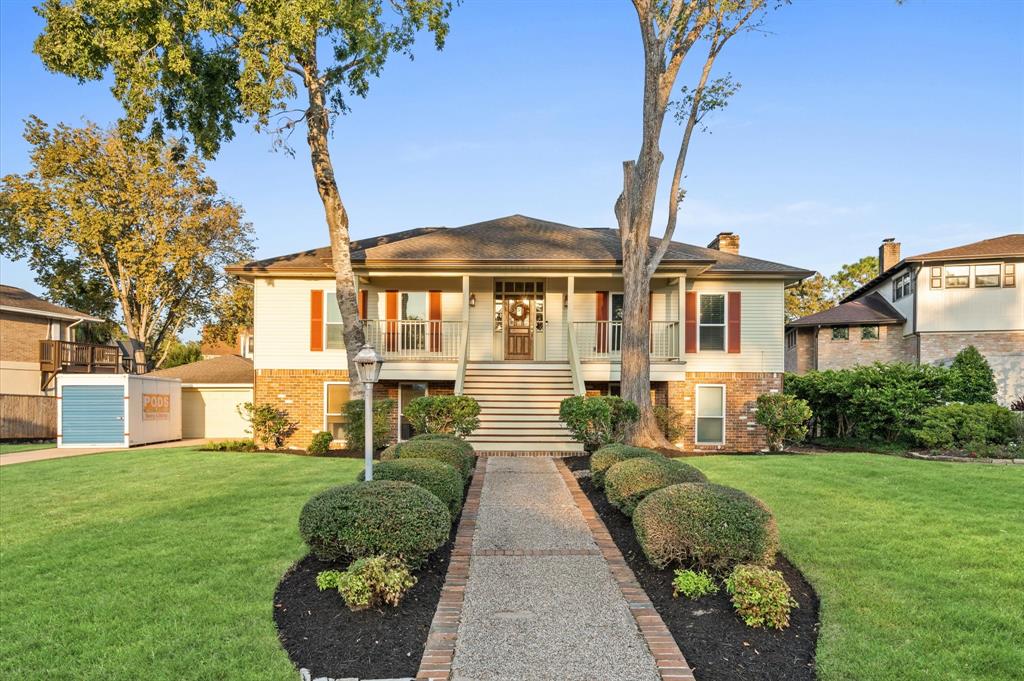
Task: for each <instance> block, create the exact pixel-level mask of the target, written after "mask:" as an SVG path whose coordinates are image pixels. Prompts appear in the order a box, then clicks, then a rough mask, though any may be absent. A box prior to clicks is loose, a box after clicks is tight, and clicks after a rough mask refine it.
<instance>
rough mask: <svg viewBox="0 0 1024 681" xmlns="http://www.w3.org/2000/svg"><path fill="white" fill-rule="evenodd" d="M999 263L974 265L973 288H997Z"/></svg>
mask: <svg viewBox="0 0 1024 681" xmlns="http://www.w3.org/2000/svg"><path fill="white" fill-rule="evenodd" d="M999 269H1000V268H999V265H975V266H974V287H975V288H999V274H1000V272H999Z"/></svg>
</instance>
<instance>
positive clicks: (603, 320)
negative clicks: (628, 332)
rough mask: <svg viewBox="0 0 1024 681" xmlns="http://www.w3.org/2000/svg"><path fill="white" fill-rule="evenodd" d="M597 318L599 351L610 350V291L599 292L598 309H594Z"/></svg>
mask: <svg viewBox="0 0 1024 681" xmlns="http://www.w3.org/2000/svg"><path fill="white" fill-rule="evenodd" d="M594 319H596V320H597V325H596V326H597V351H598V352H608V323H607V322H608V292H607V291H598V292H597V309H595V310H594Z"/></svg>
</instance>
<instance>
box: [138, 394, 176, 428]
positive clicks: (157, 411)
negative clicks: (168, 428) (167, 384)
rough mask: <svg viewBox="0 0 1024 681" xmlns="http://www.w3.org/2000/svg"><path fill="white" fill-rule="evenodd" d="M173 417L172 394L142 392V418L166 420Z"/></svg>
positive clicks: (144, 419) (145, 419)
mask: <svg viewBox="0 0 1024 681" xmlns="http://www.w3.org/2000/svg"><path fill="white" fill-rule="evenodd" d="M170 417H171V396H170V395H168V394H166V393H143V394H142V420H143V421H166V420H167V419H169V418H170Z"/></svg>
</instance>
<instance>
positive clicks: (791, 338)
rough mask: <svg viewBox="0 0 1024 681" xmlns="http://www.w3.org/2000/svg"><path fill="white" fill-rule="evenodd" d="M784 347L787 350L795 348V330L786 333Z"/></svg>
mask: <svg viewBox="0 0 1024 681" xmlns="http://www.w3.org/2000/svg"><path fill="white" fill-rule="evenodd" d="M786 347H787V348H795V347H796V329H792V330H790V331H787V332H786Z"/></svg>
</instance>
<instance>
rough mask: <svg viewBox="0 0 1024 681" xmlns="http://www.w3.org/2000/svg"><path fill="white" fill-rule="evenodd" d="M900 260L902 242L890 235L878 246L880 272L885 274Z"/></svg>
mask: <svg viewBox="0 0 1024 681" xmlns="http://www.w3.org/2000/svg"><path fill="white" fill-rule="evenodd" d="M899 261H900V242H898V241H896V239H894V238H892V237H889V238H888V239H882V245H881V246H879V247H878V273H879V274H885V273H886V272H888V271H889V270H891V269H892V268H893V267H894V266H895V265H896V263H898V262H899Z"/></svg>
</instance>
